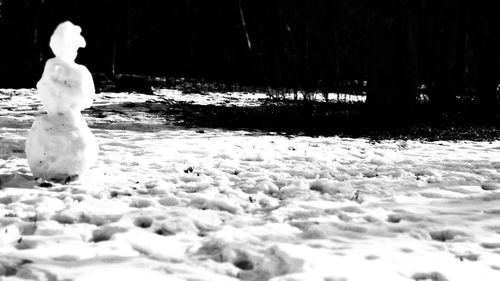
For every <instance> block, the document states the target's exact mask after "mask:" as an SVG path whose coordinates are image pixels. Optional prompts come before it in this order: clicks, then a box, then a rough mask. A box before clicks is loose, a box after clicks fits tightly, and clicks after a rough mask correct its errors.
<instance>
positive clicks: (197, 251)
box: [0, 94, 500, 281]
mask: <svg viewBox="0 0 500 281" xmlns="http://www.w3.org/2000/svg"><path fill="white" fill-rule="evenodd" d="M107 96H108V97H109V98H108V99H107V103H108V104H112V105H113V106H114V107H116V108H119V107H120V102H118V100H120V97H121V96H122V94H116V100H115V99H114V98H113V97H114V95H113V94H107ZM27 100H29V99H28V98H26V99H24V100H23V101H24V102H26V101H27ZM98 101H99V100H98ZM34 102H35V100H34ZM29 104H30V105H29V106H33V105H32V103H29ZM29 106H28V107H29ZM6 111H7V109H0V117H1V118H0V121H5V120H10V121H9V122H5V123H2V124H4V126H3V127H1V128H0V138H1V139H0V253H1V255H0V280H47V279H48V280H65V279H70V280H109V279H111V278H114V279H117V280H254V281H257V280H272V281H278V280H280V281H283V280H287V281H292V280H293V281H296V280H303V281H309V280H313V281H314V280H323V281H333V280H410V281H411V280H450V281H451V280H453V281H454V280H476V279H478V278H480V279H481V280H492V281H493V280H499V278H500V256H499V255H500V218H499V214H500V204H499V203H500V157H499V156H500V142H499V141H495V142H491V143H489V142H466V141H462V142H419V141H401V140H387V141H381V142H374V141H369V140H366V139H348V138H338V137H322V138H310V137H287V136H279V135H276V134H269V133H249V132H246V131H223V130H215V129H203V131H201V130H196V129H193V130H187V129H182V128H177V127H167V126H166V127H165V128H164V129H162V130H149V131H148V130H144V129H141V130H137V127H138V126H137V124H131V125H130V126H129V127H127V125H126V124H125V123H121V125H120V126H121V128H122V129H125V130H118V129H116V127H115V126H113V124H112V120H113V119H112V118H113V116H114V114H109V116H108V117H107V118H109V119H110V123H98V122H93V123H92V122H89V126H90V127H91V128H92V131H93V133H94V134H95V136H96V137H97V139H98V141H99V143H100V154H99V157H98V162H97V163H96V164H95V166H93V167H92V168H91V170H90V172H89V173H88V174H87V175H85V176H83V177H82V178H80V179H79V180H78V181H76V182H73V183H70V184H67V185H62V184H56V183H40V182H36V181H35V180H34V179H33V178H31V177H30V172H29V170H28V167H27V163H26V159H25V156H24V151H23V149H24V140H25V138H26V135H27V132H28V128H29V127H26V126H25V125H24V124H25V123H24V121H23V120H25V119H23V118H26V120H29V117H22V116H19V117H7V114H6ZM116 115H120V116H121V117H120V118H123V116H124V115H123V114H116ZM23 116H24V115H23ZM125 117H126V116H125ZM117 118H118V117H117ZM120 120H121V119H120ZM144 120H146V121H147V120H149V119H144ZM144 120H142V121H141V120H137V121H136V122H145V121H144ZM141 128H144V127H141Z"/></svg>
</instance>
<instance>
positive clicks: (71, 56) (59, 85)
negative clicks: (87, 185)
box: [26, 21, 99, 180]
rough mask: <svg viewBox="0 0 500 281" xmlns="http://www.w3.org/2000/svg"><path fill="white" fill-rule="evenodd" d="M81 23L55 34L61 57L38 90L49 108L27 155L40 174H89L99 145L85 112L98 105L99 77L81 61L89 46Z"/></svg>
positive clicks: (62, 27) (37, 125)
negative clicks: (78, 61)
mask: <svg viewBox="0 0 500 281" xmlns="http://www.w3.org/2000/svg"><path fill="white" fill-rule="evenodd" d="M80 32H81V29H80V27H79V26H76V25H73V24H72V23H70V22H68V21H67V22H63V23H61V24H59V25H58V26H57V28H56V30H55V31H54V34H53V35H52V37H51V39H50V47H51V49H52V51H53V52H54V54H55V55H56V57H55V58H52V59H49V60H48V61H47V63H46V64H45V69H44V71H43V74H42V78H41V79H40V81H39V82H38V83H37V90H38V91H37V93H38V94H39V96H40V100H41V102H42V104H43V108H44V110H45V111H46V112H47V113H46V114H43V115H41V116H38V117H37V118H36V119H35V121H34V122H33V125H32V127H31V130H30V133H29V134H28V137H27V140H26V157H27V159H28V165H29V167H30V169H31V172H32V173H33V175H34V176H36V177H40V178H44V179H59V180H64V179H71V178H72V177H75V176H79V175H81V174H83V173H85V172H86V171H87V170H88V169H89V168H90V166H91V165H92V164H93V163H94V162H95V160H96V158H97V153H98V150H99V147H98V144H97V141H96V139H95V137H94V136H93V135H92V132H91V131H90V130H89V128H88V126H87V124H86V122H85V120H84V119H83V117H82V115H81V113H80V111H81V110H83V109H85V108H88V107H90V106H91V105H92V101H93V99H94V95H95V89H94V82H93V80H92V75H91V74H90V72H89V70H88V69H87V68H86V67H85V66H83V65H79V64H76V63H75V58H76V55H77V50H78V48H80V47H85V40H84V39H83V37H82V36H81V35H80Z"/></svg>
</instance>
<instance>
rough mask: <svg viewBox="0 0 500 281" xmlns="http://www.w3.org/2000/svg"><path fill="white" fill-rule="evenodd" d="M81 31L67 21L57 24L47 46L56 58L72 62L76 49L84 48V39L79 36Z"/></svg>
mask: <svg viewBox="0 0 500 281" xmlns="http://www.w3.org/2000/svg"><path fill="white" fill-rule="evenodd" d="M80 32H82V29H81V28H80V27H79V26H78V25H74V24H72V23H71V22H69V21H65V22H63V23H61V24H59V25H58V26H57V28H56V30H55V31H54V33H53V34H52V36H51V37H50V43H49V46H50V48H51V49H52V52H53V53H54V54H55V55H56V57H58V58H60V59H61V60H64V61H67V62H74V61H75V58H76V54H77V51H78V48H84V47H85V45H86V43H85V39H84V38H83V37H82V35H80Z"/></svg>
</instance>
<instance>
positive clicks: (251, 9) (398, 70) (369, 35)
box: [0, 0, 500, 114]
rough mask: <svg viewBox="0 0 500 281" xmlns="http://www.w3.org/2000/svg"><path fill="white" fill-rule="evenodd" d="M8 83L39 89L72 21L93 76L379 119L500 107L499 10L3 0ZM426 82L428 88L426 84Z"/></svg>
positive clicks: (450, 0) (437, 1)
mask: <svg viewBox="0 0 500 281" xmlns="http://www.w3.org/2000/svg"><path fill="white" fill-rule="evenodd" d="M0 4H1V5H0V40H2V44H1V47H0V86H2V87H33V86H34V85H35V83H36V81H37V79H38V77H39V76H40V73H41V70H42V67H43V64H44V61H45V60H46V59H48V58H49V57H51V56H52V54H51V52H50V50H49V48H48V40H49V37H50V34H51V33H52V31H53V29H54V28H55V27H56V25H57V24H58V23H59V22H61V21H63V20H71V21H73V22H74V23H75V24H78V25H80V26H82V28H83V35H84V37H85V38H86V39H87V43H88V47H87V48H86V49H84V50H82V51H80V56H79V58H78V61H79V62H80V63H82V64H85V65H87V66H88V67H89V69H90V70H91V71H93V72H99V73H106V74H108V75H110V76H115V75H117V74H123V73H127V74H146V75H158V76H173V77H190V78H203V79H209V80H215V81H219V82H224V83H242V84H250V85H262V86H269V87H275V88H279V87H284V88H289V89H292V90H301V91H305V92H332V91H333V92H350V91H359V88H360V87H361V88H363V87H364V83H362V81H367V87H366V90H367V93H368V94H367V104H368V105H369V106H370V108H372V109H373V111H374V112H379V111H382V110H383V111H384V112H388V113H390V114H393V113H396V114H411V113H412V112H413V110H414V107H415V105H416V103H417V97H418V95H419V94H420V92H421V90H422V88H425V93H426V94H427V95H428V97H429V99H430V104H432V106H433V108H434V109H437V110H438V111H439V110H453V107H454V105H455V103H456V102H457V97H461V98H469V99H473V100H474V102H473V104H475V105H476V106H478V108H481V109H484V110H485V111H494V110H497V109H498V104H499V98H498V92H497V85H498V80H499V64H500V56H499V52H500V46H499V42H498V41H499V36H500V22H499V18H500V17H498V15H499V14H500V1H474V0H413V1H412V0H382V1H372V0H314V1H308V0H169V1H160V0H158V1H154V0H142V1H139V0H137V1H132V0H100V1H97V0H96V1H89V0H0ZM422 85H423V86H424V87H422Z"/></svg>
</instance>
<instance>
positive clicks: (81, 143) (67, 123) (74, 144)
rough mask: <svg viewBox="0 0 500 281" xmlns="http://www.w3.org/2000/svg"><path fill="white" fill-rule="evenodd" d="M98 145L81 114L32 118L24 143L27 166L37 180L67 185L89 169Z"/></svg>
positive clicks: (95, 157)
mask: <svg viewBox="0 0 500 281" xmlns="http://www.w3.org/2000/svg"><path fill="white" fill-rule="evenodd" d="M98 151H99V146H98V144H97V140H96V139H95V137H94V135H93V134H92V132H91V131H90V129H89V127H88V126H87V124H86V122H85V120H84V119H83V117H82V116H81V114H79V113H77V114H61V113H59V114H51V115H47V114H45V115H42V116H39V117H37V118H36V119H35V122H33V126H32V127H31V130H30V132H29V135H28V138H27V140H26V157H27V159H28V165H29V167H30V169H31V171H32V173H33V176H35V177H36V178H41V179H44V180H51V181H56V182H63V183H68V182H70V181H73V180H75V179H77V178H78V177H79V176H81V175H82V174H84V173H85V172H86V171H88V170H89V169H90V167H91V166H92V165H93V164H94V163H95V161H96V159H97V154H98Z"/></svg>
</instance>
